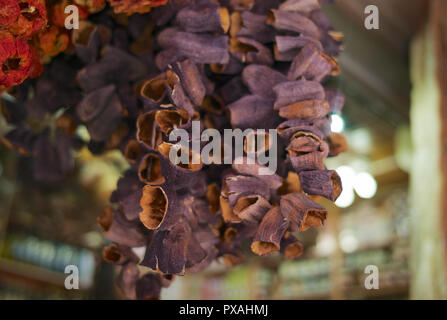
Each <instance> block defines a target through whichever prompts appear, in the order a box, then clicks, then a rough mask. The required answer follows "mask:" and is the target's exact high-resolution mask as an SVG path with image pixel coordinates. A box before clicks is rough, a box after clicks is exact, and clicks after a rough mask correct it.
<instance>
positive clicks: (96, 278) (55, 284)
mask: <svg viewBox="0 0 447 320" xmlns="http://www.w3.org/2000/svg"><path fill="white" fill-rule="evenodd" d="M372 3H374V4H376V5H377V6H378V7H379V9H380V29H379V30H366V29H365V28H364V26H363V22H364V18H365V13H364V8H365V7H366V6H367V5H368V4H372ZM325 11H326V12H327V14H328V16H329V17H330V19H331V21H332V23H333V25H334V27H335V29H336V30H339V31H341V32H343V34H344V37H345V38H344V43H345V48H344V52H343V53H342V54H341V56H340V58H339V62H340V65H341V68H342V70H343V73H342V75H341V76H340V77H339V79H336V80H334V81H336V83H335V84H334V85H335V86H336V87H337V88H338V89H339V90H341V91H342V92H343V93H344V94H345V96H346V104H345V107H344V110H343V117H339V118H335V119H333V126H334V127H333V130H334V131H340V132H342V133H343V134H344V135H345V136H346V137H347V141H348V146H349V150H348V152H347V153H346V154H343V155H340V156H339V157H337V158H335V159H329V160H328V161H327V162H326V164H327V166H328V167H329V168H331V169H337V171H338V172H339V174H340V176H341V177H342V181H343V184H344V186H345V188H344V189H345V190H344V194H342V197H341V199H339V201H338V202H337V203H336V205H332V204H329V203H328V204H327V206H328V208H329V214H328V221H327V223H326V225H325V226H324V227H320V228H314V229H311V230H308V231H306V232H304V233H302V237H301V238H300V240H301V241H302V242H303V244H304V247H305V248H306V251H305V253H304V255H303V256H302V257H301V258H300V259H299V260H296V261H285V260H283V259H281V257H280V256H279V255H278V256H277V255H273V256H271V257H267V258H260V257H255V256H254V255H251V256H250V258H249V259H248V260H247V261H246V262H245V263H244V264H242V265H240V266H238V267H236V268H233V269H231V270H229V269H227V268H226V266H225V264H224V263H223V262H221V263H213V264H212V265H211V266H210V267H209V268H207V269H206V270H205V271H204V272H202V273H200V274H197V275H186V276H184V277H177V280H176V281H175V282H174V283H173V284H172V286H171V287H170V288H169V289H167V290H165V291H164V292H163V293H162V298H165V299H185V298H188V299H374V298H404V299H405V298H409V297H410V287H411V278H412V277H411V272H410V268H409V259H410V255H411V246H410V237H411V221H410V210H411V206H410V205H409V201H410V195H409V183H410V182H409V181H410V176H409V172H410V170H411V161H412V146H411V128H410V104H411V99H410V96H411V82H410V69H411V68H412V62H411V59H410V54H411V53H410V48H411V44H412V41H413V39H414V38H415V36H416V35H417V34H418V33H420V32H421V30H423V29H424V26H425V25H426V23H427V19H428V2H427V1H424V0H421V1H415V0H414V1H412V4H411V6H409V5H408V1H405V0H392V1H379V0H378V1H363V0H362V1H357V0H339V1H337V5H335V6H327V7H326V8H325ZM0 120H1V119H0ZM28 161H29V160H27V159H25V158H22V157H20V156H18V155H17V154H15V153H12V152H11V151H9V150H8V149H6V148H4V147H1V148H0V298H1V299H60V298H62V299H88V298H91V299H94V298H117V299H118V298H122V296H121V295H120V293H119V290H117V289H116V287H115V286H114V284H113V281H112V279H113V278H114V277H115V275H114V273H116V270H115V268H114V266H112V265H109V264H106V263H104V262H102V259H101V251H102V248H103V246H104V245H105V244H106V242H105V240H104V239H103V238H102V235H101V230H100V228H99V227H98V226H97V223H96V217H97V216H98V212H100V211H101V210H102V207H103V206H104V205H105V204H107V202H108V196H109V194H110V192H111V191H113V190H114V188H115V186H116V181H117V179H118V178H119V176H120V175H121V174H122V172H123V171H124V170H125V169H126V168H127V164H126V162H125V160H124V159H123V158H122V156H121V155H120V154H119V153H116V152H109V153H106V154H104V155H102V156H94V155H91V154H89V153H86V152H80V153H79V154H78V155H77V158H76V162H75V170H74V171H73V172H72V173H71V174H70V176H69V179H67V181H64V182H63V183H61V184H60V185H56V186H49V185H46V186H43V185H41V184H37V183H36V182H34V181H33V179H32V173H31V172H30V166H29V162H28ZM68 264H74V265H78V266H80V269H81V270H82V271H81V272H80V274H81V275H82V277H81V285H80V290H66V289H65V287H64V279H65V276H66V275H65V274H64V268H65V266H66V265H68ZM368 265H375V266H377V267H378V268H379V270H380V289H379V290H367V289H366V288H365V286H364V280H365V277H366V276H367V275H368V274H367V273H365V267H366V266H368Z"/></svg>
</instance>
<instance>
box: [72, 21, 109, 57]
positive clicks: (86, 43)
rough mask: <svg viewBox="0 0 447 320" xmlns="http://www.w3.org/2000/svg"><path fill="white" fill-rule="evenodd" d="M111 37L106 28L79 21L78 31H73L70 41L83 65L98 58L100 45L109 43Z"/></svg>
mask: <svg viewBox="0 0 447 320" xmlns="http://www.w3.org/2000/svg"><path fill="white" fill-rule="evenodd" d="M111 37H112V34H111V32H110V30H109V29H108V28H106V27H104V26H100V25H94V24H92V23H91V22H89V21H86V20H81V21H80V22H79V29H74V30H73V33H72V37H71V41H72V43H73V45H74V47H75V50H76V54H77V55H78V57H79V58H80V59H81V60H82V61H83V62H85V63H91V62H94V61H95V60H96V59H97V58H98V54H99V49H100V47H101V45H103V44H105V43H107V42H109V41H110V39H111Z"/></svg>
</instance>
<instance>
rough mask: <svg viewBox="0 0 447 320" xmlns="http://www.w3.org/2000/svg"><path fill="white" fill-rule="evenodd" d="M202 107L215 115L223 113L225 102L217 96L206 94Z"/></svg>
mask: <svg viewBox="0 0 447 320" xmlns="http://www.w3.org/2000/svg"><path fill="white" fill-rule="evenodd" d="M200 109H202V110H204V111H206V112H208V113H211V114H215V115H222V114H223V112H224V103H223V101H222V100H221V99H220V98H219V97H217V96H206V97H205V98H204V99H203V102H202V104H201V105H200Z"/></svg>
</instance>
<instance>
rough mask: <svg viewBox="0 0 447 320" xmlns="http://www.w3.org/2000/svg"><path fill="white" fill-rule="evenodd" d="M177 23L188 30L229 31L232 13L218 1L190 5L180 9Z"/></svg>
mask: <svg viewBox="0 0 447 320" xmlns="http://www.w3.org/2000/svg"><path fill="white" fill-rule="evenodd" d="M176 24H178V25H179V26H180V28H182V29H183V30H185V31H187V32H197V33H199V32H223V33H226V32H228V29H229V28H230V14H229V12H228V9H227V8H225V7H220V6H219V5H218V4H216V3H204V4H198V5H192V6H188V7H186V8H184V9H182V10H180V11H179V13H178V14H177V17H176Z"/></svg>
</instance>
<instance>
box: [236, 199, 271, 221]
mask: <svg viewBox="0 0 447 320" xmlns="http://www.w3.org/2000/svg"><path fill="white" fill-rule="evenodd" d="M271 207H272V206H271V204H270V203H269V202H268V201H267V200H266V199H264V198H263V197H261V196H259V195H248V196H245V197H240V198H239V199H238V200H237V201H236V204H235V205H234V207H233V212H234V213H235V214H236V215H237V216H238V217H239V218H241V219H242V220H246V221H251V222H257V221H260V220H261V219H262V218H263V217H264V215H265V214H266V213H267V211H268V210H269V209H270V208H271Z"/></svg>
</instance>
